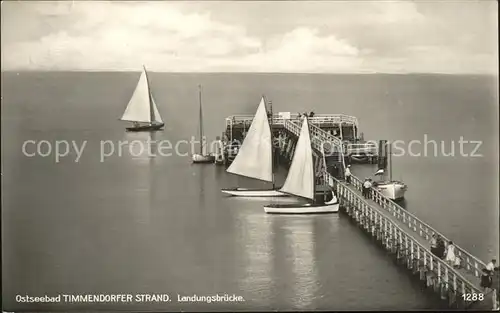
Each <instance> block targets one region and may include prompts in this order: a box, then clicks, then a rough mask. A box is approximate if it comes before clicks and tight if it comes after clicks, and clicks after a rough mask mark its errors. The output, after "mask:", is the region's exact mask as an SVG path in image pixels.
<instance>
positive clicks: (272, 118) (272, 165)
mask: <svg viewBox="0 0 500 313" xmlns="http://www.w3.org/2000/svg"><path fill="white" fill-rule="evenodd" d="M269 109H270V110H271V122H270V123H269V128H270V129H271V172H272V179H273V189H276V182H275V180H274V161H275V160H274V159H275V157H274V145H273V141H274V134H273V123H274V116H273V102H272V101H269Z"/></svg>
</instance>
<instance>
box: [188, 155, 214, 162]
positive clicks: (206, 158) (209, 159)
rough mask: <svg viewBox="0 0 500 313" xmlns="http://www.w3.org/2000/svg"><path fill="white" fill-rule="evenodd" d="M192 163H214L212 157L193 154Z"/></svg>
mask: <svg viewBox="0 0 500 313" xmlns="http://www.w3.org/2000/svg"><path fill="white" fill-rule="evenodd" d="M192 159H193V163H215V156H214V155H201V154H193V158H192Z"/></svg>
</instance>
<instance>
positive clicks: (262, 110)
mask: <svg viewBox="0 0 500 313" xmlns="http://www.w3.org/2000/svg"><path fill="white" fill-rule="evenodd" d="M271 119H272V113H271ZM273 150H274V149H273V140H272V135H271V125H270V124H269V120H268V116H267V111H266V103H265V99H264V96H262V98H261V100H260V104H259V107H258V108H257V112H256V113H255V116H254V118H253V120H252V124H251V125H250V128H249V129H248V132H247V135H246V137H245V140H243V144H242V145H241V147H240V149H239V151H238V154H237V155H236V157H235V158H234V160H233V162H231V165H230V166H229V167H228V168H227V170H226V171H227V172H228V173H232V174H236V175H239V176H244V177H249V178H253V179H258V180H262V181H265V182H270V183H272V184H273V188H272V189H248V188H238V187H237V188H228V189H222V190H221V191H222V192H223V193H225V194H229V195H232V196H240V197H279V196H288V195H287V194H284V193H282V192H280V191H278V190H277V187H276V185H275V181H274V164H273V163H274V162H273V159H274V152H273Z"/></svg>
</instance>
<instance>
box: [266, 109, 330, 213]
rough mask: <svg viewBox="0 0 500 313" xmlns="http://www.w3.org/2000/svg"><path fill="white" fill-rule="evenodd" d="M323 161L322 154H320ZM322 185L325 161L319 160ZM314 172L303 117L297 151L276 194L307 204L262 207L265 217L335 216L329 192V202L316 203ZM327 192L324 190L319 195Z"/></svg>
mask: <svg viewBox="0 0 500 313" xmlns="http://www.w3.org/2000/svg"><path fill="white" fill-rule="evenodd" d="M323 157H324V151H323ZM323 164H324V166H323V167H324V169H323V175H324V183H325V185H326V186H324V187H327V186H328V179H327V178H328V177H327V173H326V161H325V160H324V159H323ZM315 177H316V175H315V172H314V162H313V152H312V147H311V136H310V133H309V122H308V120H307V116H305V117H304V121H303V122H302V129H301V131H300V136H299V140H298V142H297V147H296V149H295V153H294V155H293V159H292V164H291V166H290V169H289V171H288V176H287V177H286V180H285V183H284V184H283V187H281V189H280V191H281V192H283V193H285V194H290V195H294V196H297V197H300V198H304V199H307V200H309V201H308V203H305V204H289V203H287V204H269V205H266V206H264V211H265V212H266V213H275V214H317V213H336V212H338V211H339V203H338V199H337V197H336V196H335V193H334V192H333V191H331V196H332V199H331V200H330V201H323V202H321V203H318V202H317V201H316V180H315ZM327 189H330V188H324V189H323V192H326V190H327Z"/></svg>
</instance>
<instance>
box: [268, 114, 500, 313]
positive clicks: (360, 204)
mask: <svg viewBox="0 0 500 313" xmlns="http://www.w3.org/2000/svg"><path fill="white" fill-rule="evenodd" d="M301 123H302V122H301V120H299V118H298V117H297V118H290V119H283V120H282V121H281V122H280V125H282V126H281V128H282V129H284V130H285V132H284V133H280V134H279V136H281V138H280V140H279V143H280V144H279V151H280V154H281V156H282V157H284V158H285V159H287V160H290V159H291V158H292V156H293V153H294V149H295V144H296V142H297V139H298V135H299V132H300V128H301ZM355 125H356V129H357V121H356V122H355ZM322 126H323V125H321V123H314V121H313V120H311V124H310V134H311V143H312V146H313V149H314V150H315V151H314V154H315V156H314V158H315V159H316V160H315V162H316V163H315V164H316V166H318V167H319V166H321V162H320V157H322V153H323V151H324V153H325V159H327V160H330V161H329V163H330V164H331V165H333V166H335V168H337V169H338V171H336V172H335V173H334V174H329V185H330V186H331V187H332V188H333V189H334V190H335V191H336V194H337V197H338V198H339V201H340V206H341V211H340V212H342V213H343V214H345V215H347V216H348V217H349V218H350V219H351V220H352V222H353V223H355V224H357V225H358V226H359V228H360V229H362V230H363V231H364V232H365V233H366V234H367V235H369V236H370V237H371V238H373V240H374V242H376V243H377V244H378V245H379V246H380V247H381V248H382V249H385V250H386V251H387V252H388V253H389V254H390V255H391V256H393V258H394V260H395V263H396V264H398V265H400V266H404V267H405V268H407V269H408V273H409V274H410V275H412V276H414V277H415V278H416V279H417V280H419V281H420V282H421V284H422V286H423V287H424V288H423V289H425V290H429V291H430V292H433V293H435V294H436V296H437V297H439V298H440V299H441V300H442V301H446V303H447V305H448V306H449V307H450V308H458V309H468V310H497V309H498V307H497V301H496V292H495V291H489V292H487V293H485V292H484V291H483V290H482V288H481V287H480V277H481V274H482V269H483V268H485V267H486V265H485V263H484V262H482V261H481V260H479V259H478V258H477V257H475V256H474V255H472V254H471V253H469V252H468V251H466V250H465V249H463V248H461V247H460V246H459V245H457V243H455V242H454V245H455V254H456V256H458V257H459V258H460V260H461V266H460V268H458V269H457V268H455V267H453V266H450V265H449V264H447V263H446V262H445V261H444V260H443V259H442V258H440V257H438V256H436V255H434V254H433V253H431V251H430V238H431V237H432V235H434V234H436V235H439V236H440V237H441V238H442V239H443V240H444V241H445V242H448V241H450V239H449V238H447V237H446V236H445V235H443V234H442V233H440V232H438V231H437V230H435V229H434V228H432V227H431V226H430V225H429V224H427V223H425V222H423V221H422V220H420V219H419V218H418V217H416V216H415V215H414V214H412V213H410V212H408V211H406V210H405V209H404V208H402V207H401V206H399V205H398V204H396V203H395V202H393V201H391V200H390V199H388V198H386V197H385V196H384V195H382V194H381V193H380V192H378V191H377V190H376V189H374V188H371V190H370V192H369V194H370V196H369V199H366V198H364V197H363V196H362V193H361V190H362V181H361V180H360V179H359V178H357V177H355V176H351V182H350V184H347V183H346V182H345V181H344V179H343V173H344V168H345V159H346V158H345V154H346V153H347V152H346V146H345V144H344V143H343V142H342V140H341V139H340V138H338V137H337V136H334V135H332V134H331V132H330V131H325V130H323V127H322ZM275 135H276V134H275Z"/></svg>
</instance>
